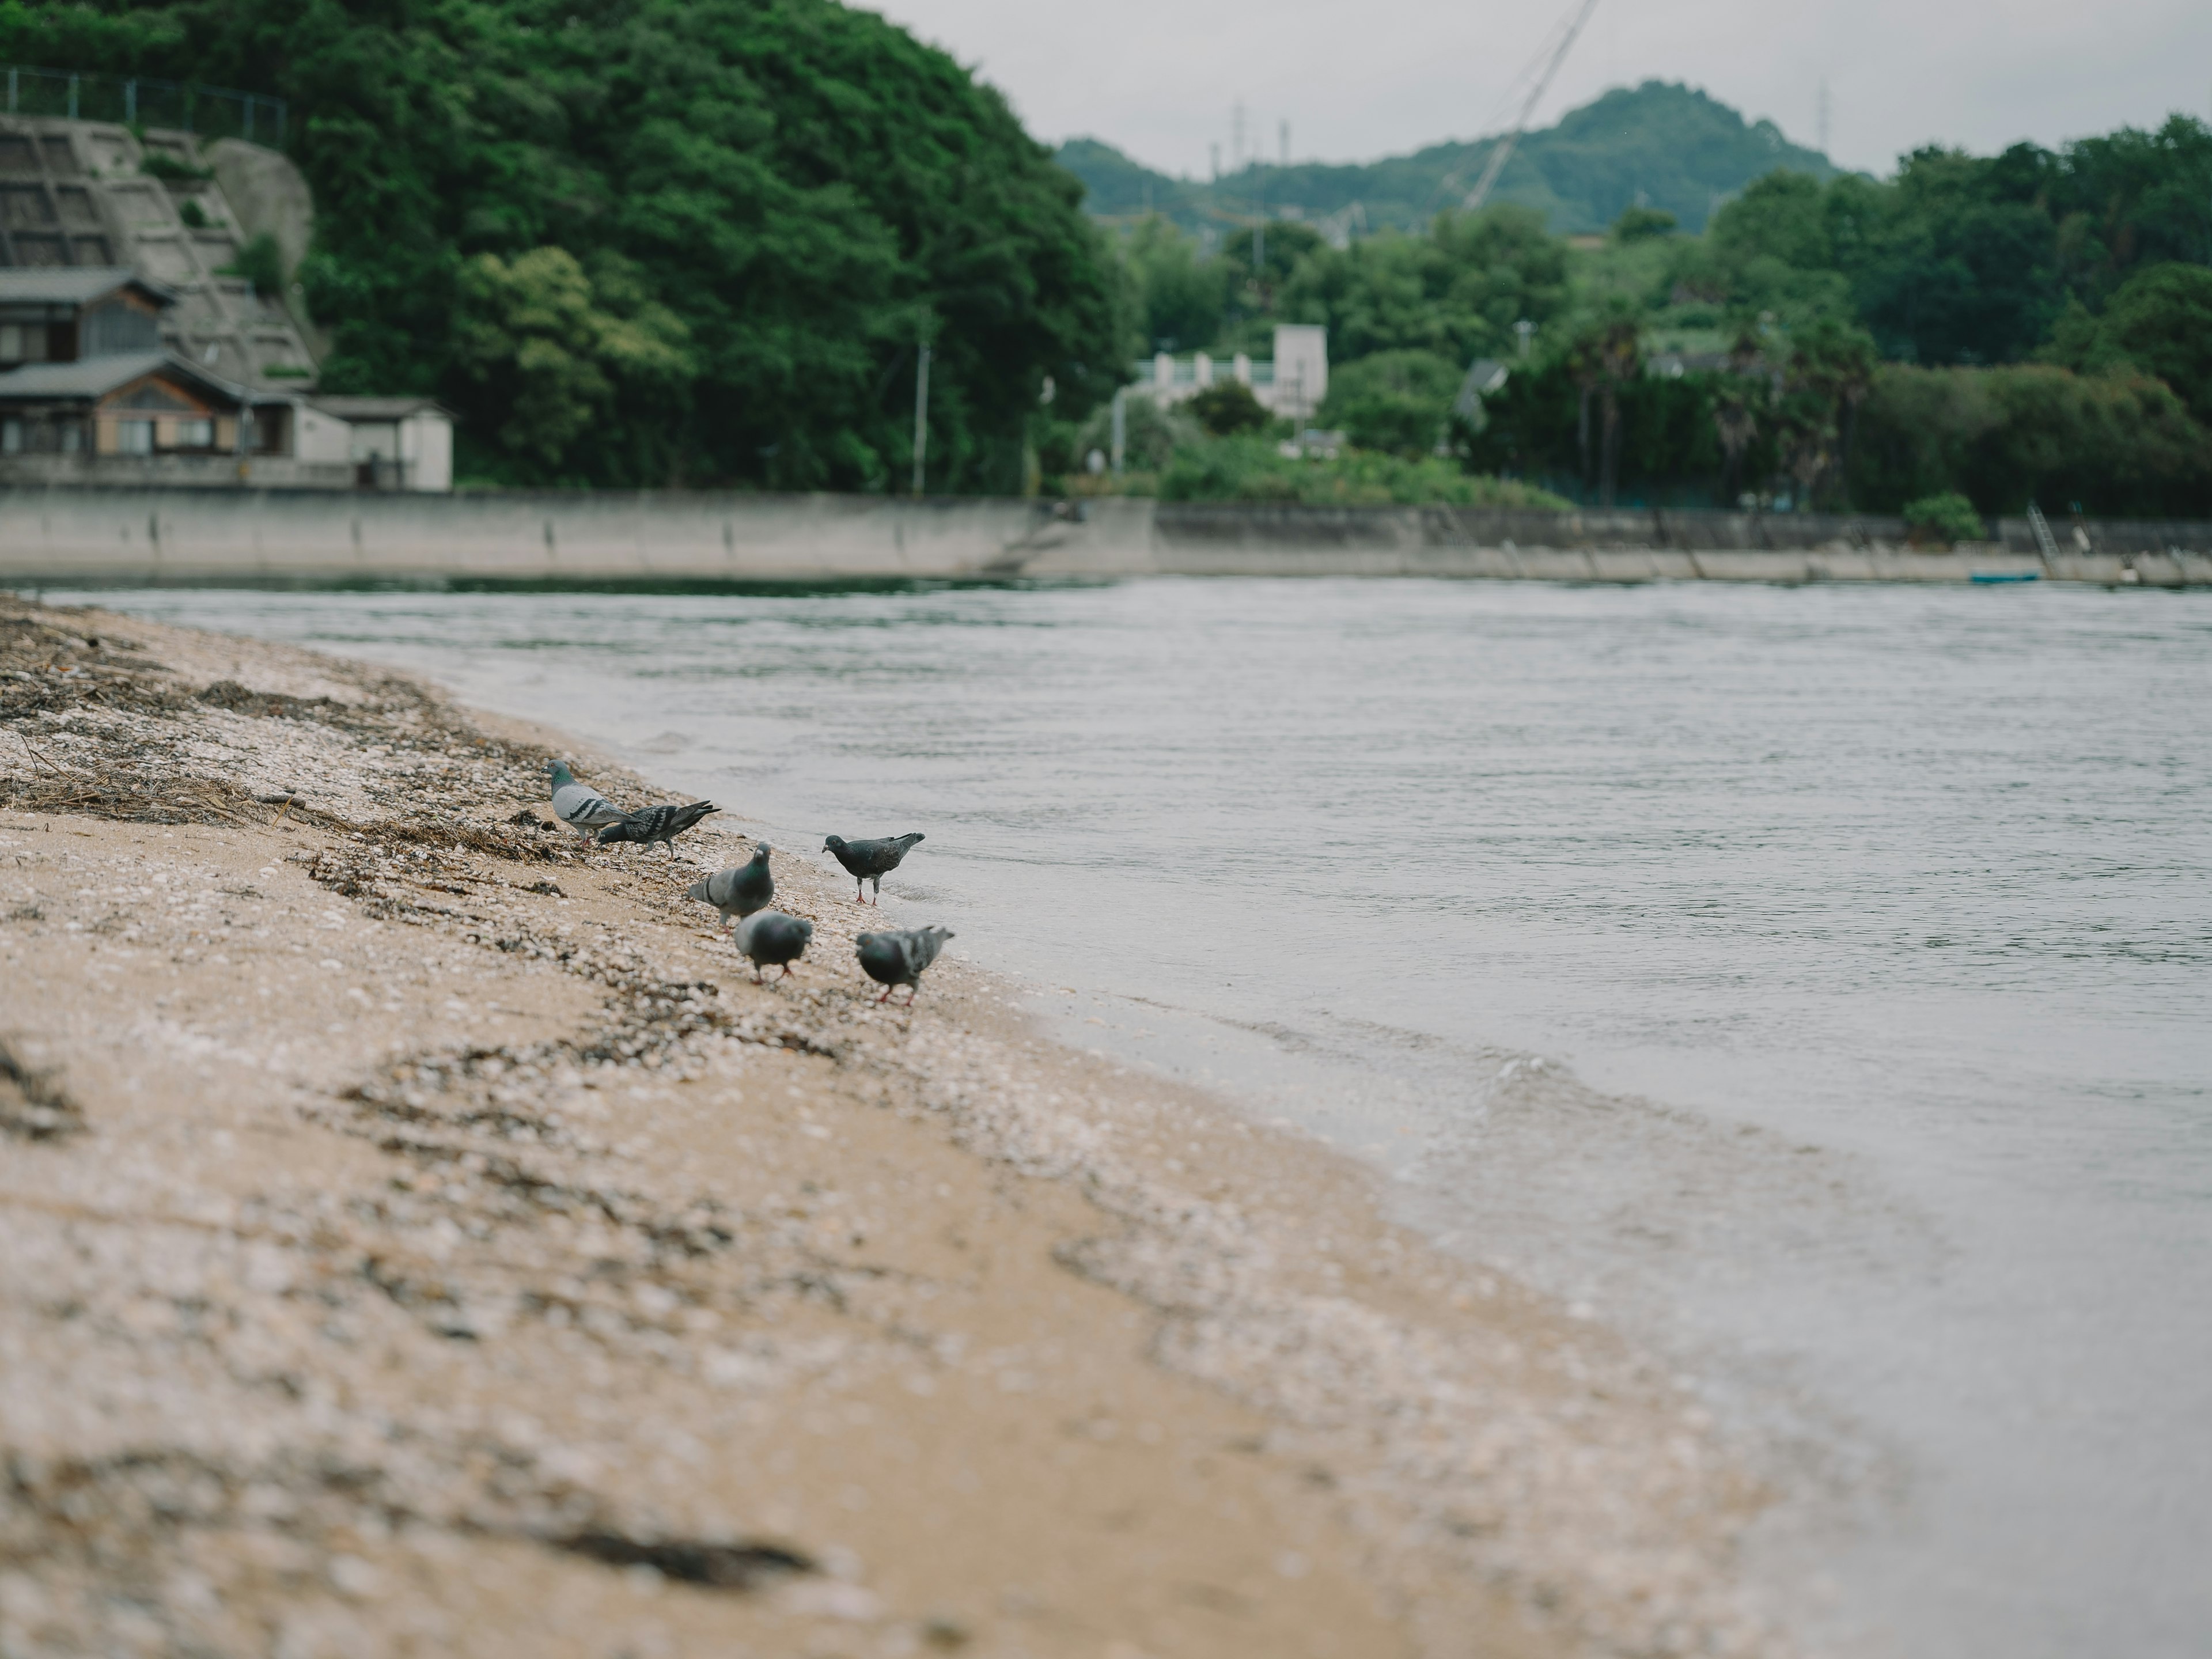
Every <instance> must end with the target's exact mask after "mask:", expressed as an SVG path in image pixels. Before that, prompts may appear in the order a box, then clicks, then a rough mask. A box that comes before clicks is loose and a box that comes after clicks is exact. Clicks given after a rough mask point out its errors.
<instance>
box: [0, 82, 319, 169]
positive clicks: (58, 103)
mask: <svg viewBox="0 0 2212 1659" xmlns="http://www.w3.org/2000/svg"><path fill="white" fill-rule="evenodd" d="M7 76H8V113H9V114H10V115H58V116H62V117H64V118H67V119H69V120H71V121H119V122H121V123H122V124H123V125H125V126H126V127H141V128H143V127H173V128H177V129H179V130H181V131H185V132H190V133H194V134H197V135H198V136H199V137H206V138H243V139H245V140H246V141H247V142H248V143H256V144H266V145H268V146H269V147H270V149H283V148H284V100H283V99H282V98H269V97H264V95H263V94H260V93H258V92H237V91H234V90H232V89H231V88H228V87H203V86H198V85H196V84H194V83H193V82H186V81H159V80H155V78H153V77H152V76H144V75H131V76H118V75H80V74H76V73H75V72H73V71H71V70H49V69H27V68H10V69H9V70H8V71H7Z"/></svg>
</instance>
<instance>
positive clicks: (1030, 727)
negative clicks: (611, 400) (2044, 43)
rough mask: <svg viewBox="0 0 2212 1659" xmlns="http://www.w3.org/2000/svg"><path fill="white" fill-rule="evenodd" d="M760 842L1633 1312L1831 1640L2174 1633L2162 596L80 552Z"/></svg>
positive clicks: (2188, 1193)
mask: <svg viewBox="0 0 2212 1659" xmlns="http://www.w3.org/2000/svg"><path fill="white" fill-rule="evenodd" d="M82 597H88V598H91V597H96V598H98V599H100V601H101V602H103V603H108V604H114V605H121V606H123V607H125V608H128V609H132V610H137V611H142V612H145V613H147V614H150V615H155V616H160V617H166V618H170V619H173V620H178V621H183V622H188V623H200V624H203V625H208V626H216V627H222V628H229V629H239V630H242V631H245V632H248V633H254V634H261V635H270V636H274V637H279V638H284V639H289V640H295V641H302V642H305V643H307V644H312V645H315V646H319V647H324V648H326V649H333V650H337V651H341V652H347V653H356V654H359V655H362V656H368V657H374V658H377V659H382V660H386V661H389V662H393V663H397V664H400V665H405V666H408V667H410V668H413V669H416V670H419V671H425V672H427V673H428V674H429V675H431V676H433V677H435V678H438V679H440V680H442V681H444V682H445V683H447V684H450V685H452V686H453V687H454V688H455V689H456V690H458V691H459V693H460V694H461V695H462V696H465V697H466V698H468V699H469V700H471V701H473V702H477V703H479V704H482V705H484V706H487V707H491V708H500V709H504V710H507V711H510V712H513V713H517V714H526V715H530V716H532V717H534V718H538V719H541V720H546V721H549V722H551V723H553V724H555V725H557V726H563V727H566V728H568V729H569V730H572V731H574V732H577V733H579V734H580V735H582V736H584V737H586V738H589V739H590V740H592V742H595V743H597V744H600V745H602V746H604V747H605V748H606V749H608V750H611V751H614V752H617V753H620V754H622V755H623V756H625V757H628V758H629V759H630V760H631V761H633V762H634V763H636V764H638V765H639V766H640V767H641V768H643V769H647V771H649V772H650V773H652V774H653V775H656V776H658V777H659V778H662V779H664V780H665V781H668V782H669V783H670V784H671V785H674V786H680V787H687V788H696V789H697V790H700V791H702V792H711V793H714V794H715V795H716V796H717V797H718V798H719V799H721V800H722V801H724V802H725V803H726V805H730V806H732V808H733V809H735V810H736V811H738V812H739V813H740V814H742V815H743V817H744V820H745V821H746V822H747V823H749V824H750V825H752V826H755V827H757V828H759V829H762V830H763V831H764V832H766V833H767V834H768V835H769V837H770V838H771V839H773V840H775V841H776V842H778V844H779V845H780V846H784V847H787V848H791V849H793V852H794V853H795V854H797V855H799V856H812V857H816V858H819V857H820V856H821V855H820V854H818V853H812V852H811V850H810V849H813V848H819V847H820V845H821V840H822V836H823V834H824V833H826V832H829V831H836V832H839V833H842V834H845V835H848V836H853V835H867V834H891V833H897V832H901V831H904V830H908V829H921V830H924V831H926V832H927V835H928V840H927V842H926V843H925V844H924V846H923V847H922V848H921V849H920V850H919V851H918V852H917V853H916V854H915V855H914V857H913V858H912V859H911V860H910V861H909V863H908V866H907V868H906V869H905V870H903V871H902V872H899V874H898V875H897V876H896V877H894V878H893V880H892V883H891V888H890V895H891V896H892V897H891V902H887V905H886V912H887V914H888V915H893V916H896V917H902V918H905V919H908V920H909V921H916V922H918V921H922V920H944V921H948V922H949V923H950V924H951V926H953V927H955V928H957V930H958V933H959V936H960V945H959V947H957V948H961V949H964V950H965V951H967V952H968V953H969V954H970V955H972V956H975V957H979V958H981V959H982V960H984V961H986V962H987V963H994V964H995V965H999V966H1001V967H1005V968H1007V969H1011V970H1012V971H1015V972H1017V973H1018V974H1022V975H1026V976H1027V977H1028V978H1029V979H1030V981H1031V982H1032V983H1033V984H1034V985H1036V987H1038V989H1039V1000H1040V1003H1041V1006H1044V1007H1045V1009H1046V1011H1047V1012H1049V1013H1051V1014H1053V1015H1054V1017H1055V1018H1058V1019H1060V1021H1062V1022H1063V1024H1065V1026H1066V1029H1067V1030H1070V1031H1071V1032H1072V1033H1073V1034H1075V1035H1076V1036H1078V1037H1079V1040H1081V1041H1084V1042H1087V1043H1091V1044H1093V1045H1097V1046H1110V1047H1113V1048H1116V1049H1117V1050H1119V1051H1121V1052H1122V1053H1125V1054H1129V1055H1130V1056H1132V1057H1133V1058H1135V1059H1138V1060H1143V1061H1145V1062H1146V1063H1151V1064H1156V1065H1159V1066H1164V1067H1171V1068H1176V1069H1180V1070H1183V1071H1187V1072H1190V1073H1195V1074H1200V1075H1203V1076H1206V1077H1207V1078H1209V1079H1211V1080H1213V1081H1216V1082H1218V1083H1220V1084H1221V1085H1223V1086H1224V1087H1226V1088H1229V1089H1231V1090H1232V1091H1237V1092H1239V1093H1241V1094H1243V1096H1244V1097H1247V1099H1248V1100H1249V1101H1250V1102H1252V1103H1255V1104H1256V1105H1257V1106H1259V1107H1260V1108H1261V1109H1262V1110H1263V1111H1266V1112H1268V1113H1269V1114H1271V1115H1283V1116H1286V1117H1289V1118H1291V1120H1293V1121H1297V1122H1300V1123H1302V1124H1304V1125H1305V1126H1307V1127H1311V1128H1314V1129H1316V1131H1318V1132H1321V1133H1327V1134H1328V1135H1329V1136H1330V1137H1331V1138H1332V1139H1335V1140H1337V1141H1339V1142H1340V1144H1343V1145H1346V1146H1349V1147H1352V1148H1353V1149H1356V1150H1358V1151H1361V1152H1364V1153H1365V1154H1367V1155H1369V1156H1371V1157H1376V1158H1380V1159H1382V1160H1383V1162H1384V1163H1386V1164H1388V1165H1389V1167H1391V1168H1392V1169H1393V1170H1395V1172H1397V1173H1398V1174H1399V1175H1401V1176H1402V1177H1403V1180H1402V1182H1401V1183H1400V1185H1399V1188H1398V1190H1399V1191H1400V1192H1401V1194H1403V1202H1404V1204H1405V1206H1406V1208H1407V1213H1408V1215H1409V1216H1413V1217H1414V1218H1418V1219H1419V1220H1420V1221H1421V1222H1422V1223H1423V1224H1424V1225H1428V1226H1430V1227H1431V1228H1432V1229H1433V1230H1434V1231H1437V1232H1438V1233H1440V1234H1442V1235H1443V1236H1444V1237H1446V1239H1447V1241H1448V1242H1449V1243H1450V1244H1451V1246H1452V1247H1453V1248H1456V1249H1462V1250H1466V1251H1468V1252H1471V1253H1473V1254H1475V1255H1480V1256H1483V1257H1485V1258H1486V1259H1490V1260H1494V1261H1501V1262H1505V1263H1510V1264H1511V1265H1512V1266H1513V1267H1515V1268H1516V1270H1517V1271H1520V1272H1522V1273H1527V1274H1528V1275H1529V1276H1531V1277H1532V1278H1534V1279H1538V1280H1540V1281H1541V1282H1543V1283H1544V1284H1546V1285H1547V1286H1549V1287H1550V1288H1552V1289H1553V1290H1555V1291H1559V1293H1560V1294H1562V1295H1564V1296H1567V1297H1571V1298H1575V1299H1577V1300H1580V1301H1583V1302H1586V1303H1587V1304H1589V1310H1590V1311H1591V1312H1592V1313H1593V1314H1594V1315H1595V1316H1597V1317H1599V1318H1601V1319H1606V1320H1610V1321H1613V1322H1619V1323H1620V1324H1621V1325H1623V1326H1624V1327H1625V1328H1629V1329H1631V1330H1632V1331H1634V1332H1636V1333H1637V1334H1639V1335H1640V1336H1641V1337H1643V1338H1644V1339H1645V1340H1649V1341H1651V1342H1653V1343H1655V1344H1657V1345H1659V1346H1661V1347H1662V1349H1663V1350H1664V1351H1665V1352H1667V1353H1668V1355H1669V1356H1670V1358H1672V1361H1673V1363H1674V1364H1676V1365H1678V1366H1679V1367H1680V1369H1681V1370H1682V1371H1683V1374H1684V1375H1686V1376H1693V1377H1695V1378H1696V1379H1697V1383H1698V1386H1699V1388H1700V1389H1703V1390H1705V1392H1706V1393H1707V1394H1708V1395H1710V1396H1711V1399H1712V1400H1713V1401H1714V1402H1715V1404H1716V1406H1717V1407H1718V1408H1719V1409H1720V1412H1721V1415H1722V1417H1723V1421H1729V1422H1733V1423H1735V1424H1736V1425H1739V1427H1740V1430H1741V1432H1743V1433H1744V1434H1745V1435H1746V1436H1747V1439H1748V1442H1749V1443H1750V1444H1751V1446H1752V1453H1751V1455H1754V1456H1755V1457H1757V1458H1759V1459H1760V1460H1761V1461H1762V1466H1763V1467H1764V1468H1765V1469H1766V1470H1767V1471H1768V1472H1769V1473H1770V1474H1771V1476H1772V1478H1773V1479H1775V1480H1776V1481H1777V1482H1778V1486H1779V1487H1780V1488H1781V1489H1782V1490H1784V1491H1785V1492H1788V1493H1789V1494H1790V1498H1789V1501H1787V1502H1785V1503H1784V1504H1782V1505H1781V1506H1780V1507H1779V1509H1778V1511H1777V1516H1776V1520H1775V1522H1774V1524H1773V1525H1772V1526H1771V1528H1769V1529H1768V1534H1767V1536H1766V1537H1765V1541H1764V1542H1763V1544H1762V1555H1761V1559H1760V1563H1759V1565H1760V1571H1762V1572H1764V1573H1765V1574H1767V1575H1768V1576H1769V1577H1770V1579H1771V1583H1773V1584H1774V1586H1775V1587H1776V1593H1777V1594H1778V1595H1779V1596H1780V1597H1782V1598H1783V1599H1784V1601H1785V1602H1786V1604H1787V1605H1788V1606H1789V1607H1790V1608H1791V1609H1792V1611H1793V1613H1794V1615H1795V1616H1796V1617H1798V1618H1799V1619H1801V1620H1802V1621H1804V1622H1805V1623H1806V1625H1807V1626H1808V1628H1811V1629H1813V1630H1814V1631H1815V1632H1818V1633H1820V1634H1821V1635H1822V1636H1824V1637H1825V1638H1827V1639H1829V1640H1830V1641H1832V1643H1834V1644H1837V1645H1838V1646H1839V1647H1841V1648H1844V1649H1845V1650H1852V1651H1860V1650H1863V1651H1865V1652H1868V1653H1877V1654H1899V1655H1909V1656H1914V1659H1922V1656H1925V1659H1936V1656H1942V1659H1953V1656H1961V1655H1966V1656H1973V1655H1983V1654H1989V1655H2003V1656H2006V1659H2044V1656H2049V1659H2060V1656H2066V1659H2073V1656H2079V1655H2081V1654H2086V1653H2093V1652H2095V1653H2110V1654H2122V1653H2124V1654H2128V1655H2131V1656H2137V1659H2148V1656H2166V1655H2174V1656H2179V1655H2183V1654H2191V1655H2200V1654H2202V1653H2203V1651H2204V1650H2205V1648H2204V1644H2205V1641H2206V1632H2208V1631H2212V1588H2208V1587H2212V1573H2207V1572H2206V1571H2204V1559H2205V1548H2206V1541H2207V1540H2208V1538H2212V1091H2208V1081H2212V973H2208V965H2212V718H2208V713H2212V596H2206V595H2197V594H2183V595H2175V594H2160V593H2142V592H2122V593H2104V592H2075V591H2060V590H2051V589H2040V590H2039V589H2025V590H2002V591H1962V590H1955V589H1929V590H1920V589H1912V588H1904V587H1896V588H1888V587H1857V586H1853V587H1827V588H1823V587H1812V588H1803V589H1796V590H1783V589H1770V588H1756V587H1723V586H1660V587H1644V588H1570V587H1563V586H1513V585H1504V584H1449V583H1426V582H1416V581H1377V582H1352V581H1343V582H1338V581H1311V582H1294V581H1279V582H1267V581H1232V580H1220V581H1180V580H1159V581H1150V582H1139V583H1131V584H1126V585H1119V586H1066V587H979V588H969V589H942V590H936V591H921V592H830V593H811V594H771V595H757V596H745V595H714V596H660V595H654V596H642V595H635V594H621V595H617V594H596V593H505V594H466V593H407V592H396V593H344V594H339V593H270V592H177V591H165V592H134V593H127V594H116V593H104V594H100V595H97V596H89V595H88V596H82Z"/></svg>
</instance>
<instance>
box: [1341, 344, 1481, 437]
mask: <svg viewBox="0 0 2212 1659" xmlns="http://www.w3.org/2000/svg"><path fill="white" fill-rule="evenodd" d="M1463 378H1464V372H1463V371H1462V369H1461V368H1459V367H1458V366H1457V365H1456V364H1455V363H1454V362H1452V360H1451V359H1450V358H1449V357H1446V356H1443V355H1442V354H1441V353H1438V352H1434V351H1420V350H1404V351H1378V352H1376V353H1375V354H1374V355H1373V356H1368V357H1362V358H1359V359H1358V361H1356V362H1349V363H1345V364H1342V365H1340V366H1339V367H1337V368H1334V369H1332V370H1331V371H1330V374H1329V379H1328V396H1327V397H1325V398H1322V403H1321V408H1320V409H1319V410H1316V413H1315V416H1314V419H1315V421H1316V423H1318V424H1319V425H1321V426H1323V427H1327V428H1334V429H1336V430H1340V431H1341V432H1342V433H1343V434H1344V435H1345V436H1346V438H1348V439H1350V440H1351V441H1352V444H1353V446H1354V447H1357V448H1360V449H1377V450H1388V451H1389V452H1391V453H1394V454H1399V455H1408V456H1419V455H1425V454H1427V453H1429V452H1430V451H1431V450H1433V449H1434V448H1435V447H1436V446H1437V439H1439V438H1440V437H1442V436H1443V431H1444V423H1445V422H1447V421H1449V419H1450V418H1451V408H1452V399H1453V398H1455V397H1456V396H1457V395H1458V394H1459V387H1460V381H1461V380H1462V379H1463Z"/></svg>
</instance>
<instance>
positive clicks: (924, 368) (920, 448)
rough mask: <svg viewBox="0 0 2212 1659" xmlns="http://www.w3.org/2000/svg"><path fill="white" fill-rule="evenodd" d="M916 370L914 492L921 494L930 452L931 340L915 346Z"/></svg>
mask: <svg viewBox="0 0 2212 1659" xmlns="http://www.w3.org/2000/svg"><path fill="white" fill-rule="evenodd" d="M915 354H916V355H915V371H914V493H915V495H921V463H922V459H923V457H925V456H926V455H927V454H928V453H929V342H928V341H927V340H924V341H923V342H922V343H921V345H920V346H918V347H917V348H915Z"/></svg>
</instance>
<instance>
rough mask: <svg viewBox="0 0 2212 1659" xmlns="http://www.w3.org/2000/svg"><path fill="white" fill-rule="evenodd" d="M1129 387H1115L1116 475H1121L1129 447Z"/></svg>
mask: <svg viewBox="0 0 2212 1659" xmlns="http://www.w3.org/2000/svg"><path fill="white" fill-rule="evenodd" d="M1128 398H1129V388H1128V387H1127V386H1115V388H1114V476H1115V477H1117V478H1118V477H1121V457H1122V456H1123V455H1124V454H1126V453H1127V452H1128V448H1129V415H1128Z"/></svg>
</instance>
